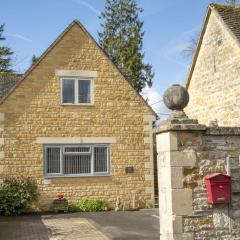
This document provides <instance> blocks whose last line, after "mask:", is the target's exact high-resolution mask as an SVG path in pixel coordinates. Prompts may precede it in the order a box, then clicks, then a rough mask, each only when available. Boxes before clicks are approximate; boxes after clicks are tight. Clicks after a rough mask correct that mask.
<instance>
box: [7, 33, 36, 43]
mask: <svg viewBox="0 0 240 240" xmlns="http://www.w3.org/2000/svg"><path fill="white" fill-rule="evenodd" d="M4 35H5V36H6V37H13V38H18V39H21V40H23V41H26V42H32V40H31V39H29V38H27V37H25V36H23V35H21V34H18V33H5V34H4Z"/></svg>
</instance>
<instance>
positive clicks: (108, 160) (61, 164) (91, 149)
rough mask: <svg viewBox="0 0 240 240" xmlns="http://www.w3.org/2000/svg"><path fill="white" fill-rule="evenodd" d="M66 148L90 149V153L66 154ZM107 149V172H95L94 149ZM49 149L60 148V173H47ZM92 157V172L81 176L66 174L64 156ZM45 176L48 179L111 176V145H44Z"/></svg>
mask: <svg viewBox="0 0 240 240" xmlns="http://www.w3.org/2000/svg"><path fill="white" fill-rule="evenodd" d="M65 147H90V152H89V153H68V152H67V153H64V148H65ZM95 147H107V171H106V172H94V171H93V170H94V148H95ZM47 148H60V173H47V164H46V162H47V151H46V150H47ZM75 154H76V155H89V154H90V155H91V172H90V173H81V174H64V173H63V172H64V169H63V156H64V155H75ZM44 175H45V177H47V178H54V177H94V176H110V145H109V144H47V145H44Z"/></svg>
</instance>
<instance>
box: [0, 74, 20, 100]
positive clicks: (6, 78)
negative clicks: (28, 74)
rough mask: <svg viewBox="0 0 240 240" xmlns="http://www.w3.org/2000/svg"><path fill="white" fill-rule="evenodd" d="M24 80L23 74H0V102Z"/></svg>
mask: <svg viewBox="0 0 240 240" xmlns="http://www.w3.org/2000/svg"><path fill="white" fill-rule="evenodd" d="M21 78H22V75H21V74H14V73H8V74H7V73H0V100H2V99H3V98H4V97H5V96H7V95H8V93H9V91H10V90H11V88H12V87H13V86H14V85H16V84H17V83H18V81H19V80H20V79H21Z"/></svg>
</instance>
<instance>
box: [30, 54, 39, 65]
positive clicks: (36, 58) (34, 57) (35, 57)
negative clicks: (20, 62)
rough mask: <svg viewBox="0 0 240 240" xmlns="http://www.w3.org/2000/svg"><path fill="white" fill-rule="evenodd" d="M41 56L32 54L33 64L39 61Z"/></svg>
mask: <svg viewBox="0 0 240 240" xmlns="http://www.w3.org/2000/svg"><path fill="white" fill-rule="evenodd" d="M38 59H39V57H37V56H36V55H35V54H33V55H32V59H31V65H33V64H35V63H36V62H37V61H38Z"/></svg>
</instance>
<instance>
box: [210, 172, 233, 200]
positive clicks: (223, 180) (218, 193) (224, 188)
mask: <svg viewBox="0 0 240 240" xmlns="http://www.w3.org/2000/svg"><path fill="white" fill-rule="evenodd" d="M205 183H206V187H207V193H208V203H211V204H220V203H229V202H230V198H231V177H230V176H228V175H225V174H222V173H212V174H210V175H207V176H206V178H205Z"/></svg>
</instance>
